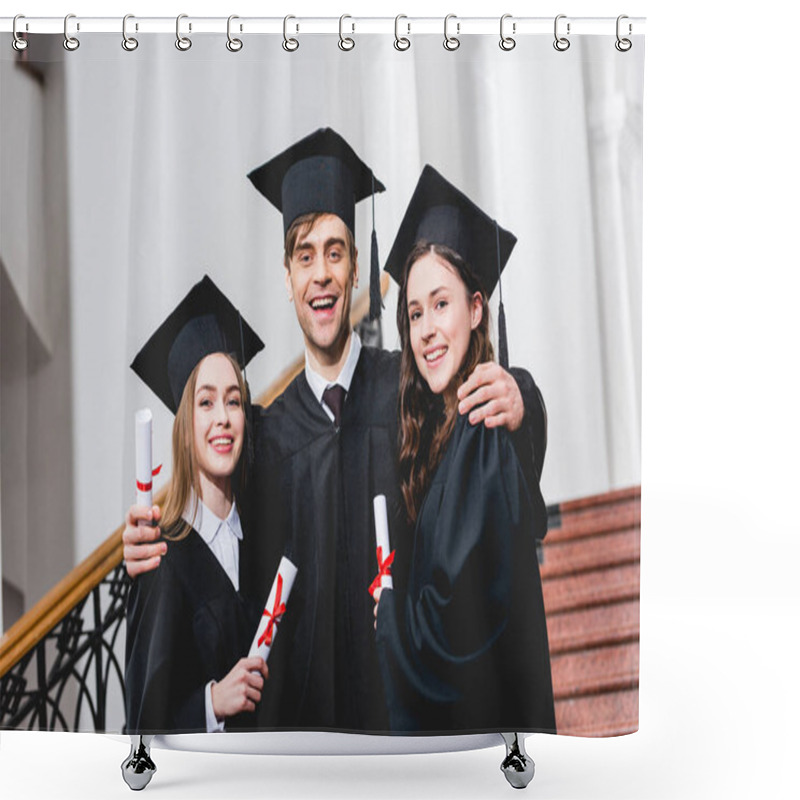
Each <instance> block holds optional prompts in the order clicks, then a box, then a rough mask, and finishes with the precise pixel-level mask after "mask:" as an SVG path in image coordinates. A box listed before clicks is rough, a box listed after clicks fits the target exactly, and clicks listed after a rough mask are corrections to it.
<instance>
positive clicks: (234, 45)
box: [225, 14, 244, 53]
mask: <svg viewBox="0 0 800 800" xmlns="http://www.w3.org/2000/svg"><path fill="white" fill-rule="evenodd" d="M235 19H239V17H238V16H237V15H236V14H231V15H230V16H229V17H228V30H227V35H228V41H227V42H225V47H227V48H228V50H229V51H230V52H231V53H238V52H239V51H240V50H241V49H242V48H243V47H244V42H242V40H241V39H237V38H236V37H235V36H233V35H232V34H231V22H233V21H234V20H235ZM241 30H242V27H241V25H240V26H239V31H241Z"/></svg>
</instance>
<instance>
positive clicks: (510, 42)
mask: <svg viewBox="0 0 800 800" xmlns="http://www.w3.org/2000/svg"><path fill="white" fill-rule="evenodd" d="M507 19H511V14H503V16H502V17H500V49H501V50H504V51H505V52H506V53H508V52H510V51H511V50H513V49H514V48H515V47H516V46H517V40H516V39H515V38H514V37H513V36H506V33H505V24H506V20H507ZM511 32H512V33H516V32H517V23H516V22H512V23H511Z"/></svg>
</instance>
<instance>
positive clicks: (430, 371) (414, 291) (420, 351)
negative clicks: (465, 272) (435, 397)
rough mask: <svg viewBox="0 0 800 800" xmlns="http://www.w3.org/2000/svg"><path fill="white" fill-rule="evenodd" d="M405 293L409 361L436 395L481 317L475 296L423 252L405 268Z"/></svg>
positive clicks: (457, 365)
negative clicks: (406, 278)
mask: <svg viewBox="0 0 800 800" xmlns="http://www.w3.org/2000/svg"><path fill="white" fill-rule="evenodd" d="M406 295H407V306H406V308H407V312H408V322H409V333H410V341H411V350H412V352H413V353H414V361H415V362H416V365H417V369H418V370H419V373H420V375H421V376H422V377H423V378H424V380H425V382H426V383H427V384H428V386H429V387H430V390H431V391H432V392H433V393H434V394H441V393H442V392H444V391H445V389H447V387H448V386H450V384H451V383H452V381H453V378H455V376H456V375H457V374H458V371H459V369H460V368H461V365H462V363H463V362H464V358H465V356H466V354H467V350H468V348H469V341H470V336H471V335H472V331H473V330H474V329H475V328H476V327H477V326H478V323H479V322H480V321H481V318H482V316H483V301H482V299H481V295H480V292H476V293H475V294H474V295H471V296H470V295H469V294H468V293H467V287H466V286H465V284H464V281H462V280H461V278H460V277H459V275H458V273H457V272H456V271H455V270H454V269H453V267H451V266H450V265H449V264H448V263H447V261H445V260H444V259H443V258H441V257H440V256H438V255H436V253H433V252H430V251H429V252H427V253H426V254H425V255H424V256H422V257H421V258H419V259H417V261H415V262H414V264H413V265H412V266H411V269H410V270H409V273H408V282H407V286H406Z"/></svg>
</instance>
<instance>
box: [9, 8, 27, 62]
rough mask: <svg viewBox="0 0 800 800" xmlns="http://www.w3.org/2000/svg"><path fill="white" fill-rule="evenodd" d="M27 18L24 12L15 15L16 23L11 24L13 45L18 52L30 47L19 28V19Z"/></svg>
mask: <svg viewBox="0 0 800 800" xmlns="http://www.w3.org/2000/svg"><path fill="white" fill-rule="evenodd" d="M20 19H25V15H24V14H17V16H16V17H14V24H13V25H12V26H11V34H12V39H11V46H12V47H13V48H14V49H15V50H16V51H17V52H18V53H21V52H22V51H23V50H25V49H27V47H28V40H27V39H23V38H22V34H21V33H20V32H19V31H18V30H17V20H20Z"/></svg>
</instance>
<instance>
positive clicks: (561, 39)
mask: <svg viewBox="0 0 800 800" xmlns="http://www.w3.org/2000/svg"><path fill="white" fill-rule="evenodd" d="M566 18H567V15H566V14H559V15H558V16H557V17H556V20H555V22H554V23H553V36H554V37H555V41H554V42H553V47H555V49H556V50H558V52H559V53H563V52H564V51H565V50H569V46H570V44H571V42H570V40H569V39H567V37H566V36H559V35H558V21H559V20H561V19H566ZM569 34H570V24H569V22H568V23H567V36H569Z"/></svg>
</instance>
